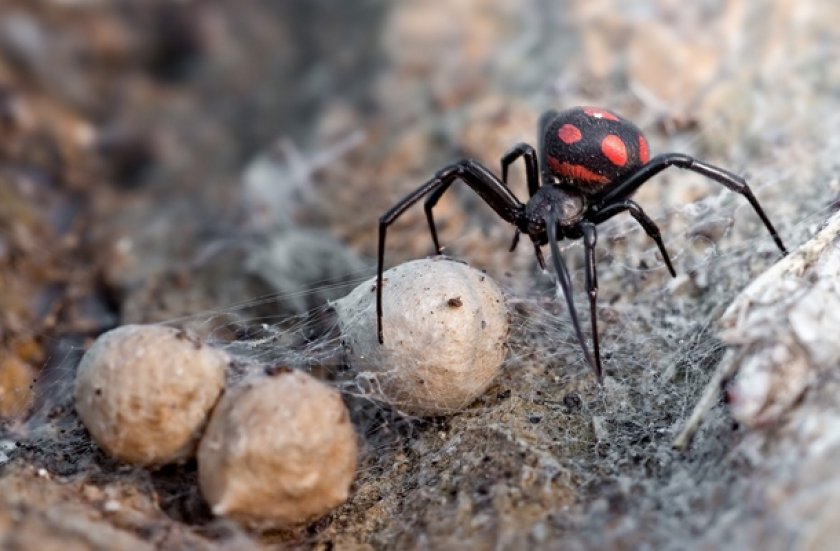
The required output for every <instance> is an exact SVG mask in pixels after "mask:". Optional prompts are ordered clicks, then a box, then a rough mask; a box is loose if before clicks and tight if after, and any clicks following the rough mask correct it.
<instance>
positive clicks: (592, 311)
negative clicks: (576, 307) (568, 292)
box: [580, 222, 601, 381]
mask: <svg viewBox="0 0 840 551" xmlns="http://www.w3.org/2000/svg"><path fill="white" fill-rule="evenodd" d="M580 229H581V232H582V233H583V248H584V250H585V261H586V293H587V295H589V316H590V320H591V323H592V350H593V351H594V352H595V375H597V376H598V380H599V381H600V380H601V344H600V339H599V337H598V313H597V311H596V310H597V302H598V274H597V271H596V267H595V245H596V244H597V243H598V230H597V229H596V228H595V224H593V223H592V222H581V224H580Z"/></svg>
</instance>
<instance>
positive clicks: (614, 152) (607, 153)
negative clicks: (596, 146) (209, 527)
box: [601, 134, 627, 166]
mask: <svg viewBox="0 0 840 551" xmlns="http://www.w3.org/2000/svg"><path fill="white" fill-rule="evenodd" d="M601 153H603V154H604V157H606V158H607V159H609V160H610V162H611V163H612V164H614V165H615V166H624V165H625V164H627V147H626V146H625V145H624V142H623V141H622V140H621V138H619V137H618V136H616V135H615V134H609V135H607V137H606V138H604V139H603V140H601Z"/></svg>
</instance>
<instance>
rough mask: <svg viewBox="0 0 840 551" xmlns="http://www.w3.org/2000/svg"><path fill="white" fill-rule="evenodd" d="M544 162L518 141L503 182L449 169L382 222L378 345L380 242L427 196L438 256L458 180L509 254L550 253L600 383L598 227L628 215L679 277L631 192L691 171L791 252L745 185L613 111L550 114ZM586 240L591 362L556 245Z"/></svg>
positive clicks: (472, 167) (505, 163) (469, 169)
mask: <svg viewBox="0 0 840 551" xmlns="http://www.w3.org/2000/svg"><path fill="white" fill-rule="evenodd" d="M539 148H540V159H539V161H540V162H538V160H537V152H536V151H535V150H534V148H533V147H531V146H530V145H528V144H525V143H520V144H518V145H516V146H514V147H513V148H512V149H510V150H509V151H508V152H507V153H505V154H504V155H503V156H502V177H501V179H500V178H498V177H497V176H496V175H494V174H493V173H492V172H490V170H488V169H487V168H486V167H484V166H483V165H481V164H480V163H478V162H477V161H474V160H471V159H465V160H462V161H460V162H457V163H455V164H452V165H449V166H447V167H445V168H443V169H441V170H440V171H438V173H437V174H436V175H435V177H434V178H432V179H431V180H429V181H428V182H426V183H425V184H423V185H422V186H421V187H420V188H418V189H417V190H415V191H414V192H413V193H411V194H409V195H408V196H406V197H405V198H403V199H402V200H401V201H400V202H399V203H397V204H396V205H394V207H392V208H391V209H390V210H389V211H388V212H386V213H385V214H384V215H383V216H382V217H381V218H380V219H379V258H378V260H379V266H378V272H377V282H376V315H377V329H378V337H379V342H380V343H381V342H384V338H383V329H382V273H383V269H384V257H385V234H386V231H387V229H388V226H389V225H391V223H393V222H394V220H396V219H397V218H398V217H399V216H400V215H401V214H402V213H403V212H405V211H406V210H407V209H408V208H409V207H410V206H412V205H413V204H415V203H416V202H417V201H419V200H420V199H422V198H423V197H426V196H428V197H427V198H426V202H425V205H424V209H425V212H426V219H427V220H428V222H429V229H430V231H431V233H432V241H433V242H434V245H435V251H436V252H437V253H440V252H441V251H442V250H443V249H442V247H441V246H440V242H439V240H438V236H437V229H436V228H435V221H434V216H433V215H432V209H433V208H434V206H435V205H436V204H437V202H438V200H439V199H440V198H441V196H442V195H443V194H444V193H445V192H446V190H447V189H449V186H450V185H452V183H453V182H455V181H456V180H462V181H463V182H464V183H466V184H467V185H468V186H470V187H471V188H472V189H473V190H474V191H475V192H476V193H477V194H478V195H479V196H480V197H481V198H482V199H483V200H484V201H485V202H486V203H487V204H488V205H489V206H490V207H491V208H492V209H493V210H494V211H495V212H496V213H497V214H498V215H499V216H500V217H501V218H502V219H503V220H505V221H506V222H508V223H509V224H511V225H513V226H514V227H515V229H516V233H515V235H514V239H513V244H512V245H511V250H513V249H514V248H515V247H516V245H517V244H518V243H519V237H520V235H521V234H523V233H524V234H525V235H527V236H528V237H530V238H531V242H532V243H533V245H534V251H535V253H536V255H537V261H538V262H539V264H540V267H542V268H545V261H544V259H543V255H542V249H541V247H542V246H543V245H546V244H547V245H548V246H549V247H550V248H551V259H552V263H553V265H554V269H555V271H556V272H557V277H558V280H559V283H560V286H561V287H562V288H563V293H564V295H565V298H566V304H567V306H568V309H569V315H570V317H571V319H572V325H573V327H574V330H575V334H576V335H577V338H578V340H579V341H580V345H581V348H582V349H583V353H584V356H585V357H586V360H587V362H588V363H589V365H591V366H592V368H593V369H594V371H595V374H596V375H597V377H598V379H600V378H601V353H600V346H599V342H598V319H597V316H596V304H597V298H598V282H597V277H596V273H595V244H596V242H597V230H596V226H597V225H598V224H600V223H601V222H604V221H605V220H608V219H609V218H612V217H613V216H615V215H616V214H619V213H622V212H624V211H627V212H629V213H630V215H631V216H632V217H633V218H635V219H636V221H637V222H639V224H640V225H641V226H642V228H643V229H644V230H645V232H646V233H647V234H648V235H649V236H650V237H651V239H653V240H654V242H655V243H656V245H657V247H658V248H659V251H660V252H661V253H662V258H663V259H664V261H665V265H666V266H667V267H668V270H669V271H670V273H671V275H672V276H676V272H675V271H674V267H673V265H672V264H671V258H670V256H669V255H668V251H667V250H666V249H665V244H664V243H663V242H662V237H661V235H660V232H659V228H658V227H657V226H656V224H655V223H654V221H653V220H652V219H651V218H650V217H649V216H648V215H647V214H645V212H644V211H643V210H642V208H641V207H640V206H639V205H638V204H637V203H635V202H634V201H632V200H631V199H630V197H631V196H632V195H633V193H634V192H635V191H636V190H637V189H638V188H639V187H640V186H641V185H642V184H644V183H645V182H647V181H648V180H649V179H650V178H651V177H653V176H654V175H656V174H657V173H659V172H661V171H662V170H664V169H666V168H668V167H669V166H676V167H679V168H684V169H687V170H691V171H693V172H697V173H698V174H702V175H703V176H706V177H708V178H710V179H712V180H714V181H716V182H718V183H720V184H722V185H723V186H725V187H726V188H728V189H730V190H732V191H734V192H736V193H739V194H741V195H743V196H744V197H745V198H746V199H747V201H749V203H750V205H752V207H753V209H754V210H755V212H756V214H758V216H759V218H761V221H762V222H763V223H764V225H765V227H766V228H767V231H769V232H770V235H771V236H772V238H773V240H774V241H775V242H776V245H777V246H778V247H779V250H780V251H782V253H783V254H787V250H786V249H785V246H784V244H783V243H782V240H781V238H779V235H778V234H777V233H776V229H775V228H774V227H773V224H772V223H771V222H770V220H769V219H768V218H767V216H766V215H765V214H764V210H763V209H762V208H761V206H760V205H759V204H758V200H756V198H755V196H754V195H753V193H752V191H751V190H750V188H749V186H748V185H747V183H746V182H745V181H744V179H743V178H741V177H739V176H736V175H735V174H732V173H731V172H728V171H726V170H724V169H722V168H718V167H716V166H713V165H710V164H708V163H704V162H702V161H698V160H697V159H694V158H693V157H689V156H688V155H683V154H681V153H665V154H663V155H658V156H656V157H654V158H652V159H651V158H650V150H649V146H648V142H647V139H646V138H645V136H644V134H642V132H641V131H640V130H639V129H638V128H637V127H636V126H635V125H634V124H632V123H631V122H629V121H627V120H625V119H624V118H622V117H620V116H618V115H616V114H615V113H612V112H610V111H607V110H604V109H600V108H596V107H575V108H572V109H568V110H566V111H560V112H558V111H548V112H546V113H545V114H543V116H542V117H541V118H540V122H539ZM520 157H522V158H523V159H524V161H525V174H526V179H527V182H528V192H529V195H530V200H529V201H528V203H527V204H523V203H522V202H520V201H519V199H517V198H516V196H515V195H514V194H513V193H512V192H511V191H510V189H509V188H508V187H507V174H508V168H509V167H510V165H511V164H512V163H513V162H514V161H516V160H517V159H519V158H520ZM563 238H566V239H581V238H582V239H583V245H584V250H585V264H586V272H585V275H586V288H587V291H588V294H589V306H590V319H591V323H592V344H593V349H594V351H595V354H594V357H593V355H592V354H590V352H589V348H588V347H587V345H586V339H585V338H584V336H583V332H582V330H581V328H580V323H579V322H578V317H577V312H576V311H575V306H574V302H573V301H572V283H571V278H570V277H569V272H568V269H567V268H566V263H565V262H564V260H563V257H562V255H561V254H560V248H559V247H558V245H557V241H558V240H559V239H563Z"/></svg>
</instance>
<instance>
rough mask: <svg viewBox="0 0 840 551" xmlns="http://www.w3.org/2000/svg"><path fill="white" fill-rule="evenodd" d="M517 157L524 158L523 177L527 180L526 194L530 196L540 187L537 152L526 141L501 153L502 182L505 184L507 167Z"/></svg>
mask: <svg viewBox="0 0 840 551" xmlns="http://www.w3.org/2000/svg"><path fill="white" fill-rule="evenodd" d="M519 157H522V158H524V159H525V178H526V179H527V180H528V195H530V196H531V197H533V196H534V194H536V193H537V190H538V189H540V178H539V168H538V166H537V152H536V151H535V150H534V148H533V147H531V146H530V145H528V144H526V143H518V144H516V145H515V146H513V147H512V148H510V149H509V150H508V151H507V153H505V154H504V155H502V182H504V183H505V184H507V177H508V168H509V167H510V165H512V164H513V163H514V162H515V161H516V160H517V159H518V158H519Z"/></svg>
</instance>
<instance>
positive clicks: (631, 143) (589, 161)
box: [542, 107, 650, 195]
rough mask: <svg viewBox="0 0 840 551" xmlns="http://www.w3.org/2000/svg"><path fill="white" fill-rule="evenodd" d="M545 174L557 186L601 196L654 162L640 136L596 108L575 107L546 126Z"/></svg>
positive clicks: (619, 119)
mask: <svg viewBox="0 0 840 551" xmlns="http://www.w3.org/2000/svg"><path fill="white" fill-rule="evenodd" d="M542 132H543V136H542V138H543V144H544V147H543V152H542V153H543V155H544V159H543V171H544V172H545V173H546V176H548V177H550V178H551V179H553V180H554V181H555V182H556V183H557V184H560V185H563V186H566V187H570V188H573V189H576V190H579V191H580V192H581V193H584V194H587V195H593V194H597V193H600V192H603V191H606V190H607V189H609V188H610V187H611V186H612V185H614V184H617V183H619V182H621V181H622V180H624V179H625V178H626V177H627V176H629V175H630V174H632V173H633V172H635V171H637V170H638V169H639V168H640V167H641V166H642V165H644V164H645V163H647V162H648V160H649V159H650V149H649V147H648V142H647V139H646V138H645V136H644V134H642V131H641V130H639V129H638V127H636V125H634V124H633V123H631V122H630V121H628V120H626V119H624V118H622V117H620V116H618V115H616V114H614V113H612V112H610V111H607V110H605V109H600V108H597V107H574V108H572V109H567V110H565V111H560V112H558V113H554V114H553V116H552V117H550V118H548V119H546V120H544V122H543V128H542Z"/></svg>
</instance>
